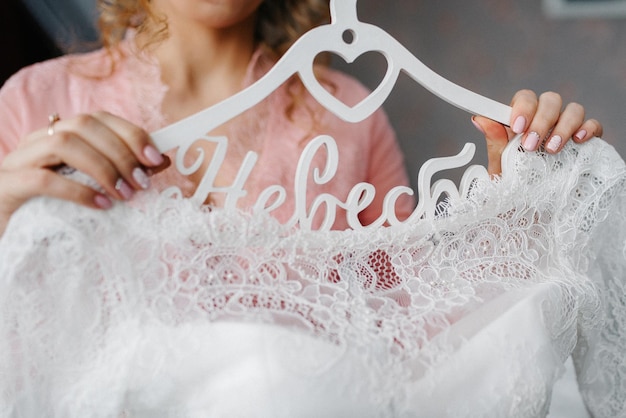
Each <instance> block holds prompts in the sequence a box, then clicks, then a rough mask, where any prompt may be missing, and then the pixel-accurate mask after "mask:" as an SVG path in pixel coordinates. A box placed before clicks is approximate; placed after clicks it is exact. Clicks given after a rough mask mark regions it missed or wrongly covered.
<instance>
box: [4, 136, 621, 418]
mask: <svg viewBox="0 0 626 418" xmlns="http://www.w3.org/2000/svg"><path fill="white" fill-rule="evenodd" d="M625 180H626V169H625V167H624V163H623V162H622V160H621V158H620V157H619V156H618V155H617V154H616V153H615V151H614V150H613V148H611V147H610V146H609V145H607V144H606V143H604V142H602V141H601V140H592V141H590V142H588V143H586V144H584V145H577V146H570V145H568V146H567V147H566V148H565V150H564V151H563V152H561V153H560V154H559V155H558V156H547V155H543V154H541V153H525V152H518V153H514V159H513V161H510V162H509V163H508V164H507V171H506V172H505V173H504V175H503V178H502V179H501V180H500V181H497V182H488V181H485V182H476V183H475V184H474V185H473V187H472V189H471V193H470V196H468V197H466V198H464V199H460V200H458V201H453V202H449V204H448V205H447V206H446V207H445V208H444V210H443V212H442V215H441V216H439V217H438V218H437V219H434V220H432V219H431V220H427V219H424V220H421V221H419V222H415V223H412V224H410V225H401V226H394V227H389V228H376V229H366V230H363V231H341V232H338V231H331V232H307V231H302V230H292V229H286V228H285V227H283V226H281V225H279V224H277V223H276V222H275V221H272V220H271V219H268V218H264V217H262V216H248V215H245V214H243V213H236V212H233V211H229V212H227V211H223V210H213V211H207V210H201V209H197V208H195V207H193V206H192V205H191V204H190V203H189V202H187V201H184V200H176V199H171V198H165V197H161V196H158V195H156V194H149V193H148V194H145V195H143V196H141V197H140V201H139V202H138V203H137V205H135V206H134V207H131V206H127V205H121V204H120V205H117V206H116V207H115V208H114V209H112V210H110V211H106V212H102V211H92V210H89V209H85V208H81V207H78V206H75V205H72V204H69V203H65V202H60V201H55V200H50V199H43V198H42V199H36V200H33V201H32V202H30V203H29V204H27V205H25V206H24V207H23V208H22V209H21V210H20V211H19V212H18V213H16V214H15V216H14V217H13V219H12V220H11V223H10V225H9V227H8V229H7V231H6V233H5V234H4V236H3V237H2V240H1V241H0V278H1V282H0V315H1V317H0V402H1V404H0V415H1V416H4V417H42V416H46V417H541V416H545V415H546V414H547V413H548V408H549V405H550V396H551V391H552V387H553V385H554V382H555V381H556V380H557V379H558V377H559V376H560V375H561V373H562V370H563V363H564V361H565V360H566V359H567V358H568V357H569V356H570V355H572V354H573V357H574V363H575V366H576V369H577V373H578V382H579V386H580V390H581V393H582V396H583V398H584V400H585V402H586V405H587V407H588V408H589V410H590V412H591V413H592V414H593V416H595V417H620V416H621V417H623V416H626V277H625V276H624V265H625V257H624V248H625V247H624V245H625V241H624V239H625V238H626V225H625V224H626V218H625V216H624V210H625V209H624V208H626V188H625Z"/></svg>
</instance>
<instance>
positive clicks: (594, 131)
mask: <svg viewBox="0 0 626 418" xmlns="http://www.w3.org/2000/svg"><path fill="white" fill-rule="evenodd" d="M603 133H604V129H603V128H602V124H601V123H600V122H598V121H597V120H595V119H589V120H586V121H585V122H584V123H583V124H582V125H581V126H580V128H579V129H578V131H577V132H576V133H575V134H574V135H573V136H572V139H573V140H574V142H577V143H581V142H585V141H588V140H589V139H591V138H593V137H602V134H603Z"/></svg>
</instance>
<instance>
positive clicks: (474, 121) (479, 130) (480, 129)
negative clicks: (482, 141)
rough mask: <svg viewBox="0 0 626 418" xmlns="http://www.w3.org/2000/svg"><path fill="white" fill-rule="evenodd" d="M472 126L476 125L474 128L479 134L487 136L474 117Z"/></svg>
mask: <svg viewBox="0 0 626 418" xmlns="http://www.w3.org/2000/svg"><path fill="white" fill-rule="evenodd" d="M472 124H474V127H476V129H478V132H480V133H481V134H483V135H484V134H485V131H484V130H483V128H482V126H480V125H479V124H478V122H476V120H475V119H474V116H472Z"/></svg>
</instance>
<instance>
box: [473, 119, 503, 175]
mask: <svg viewBox="0 0 626 418" xmlns="http://www.w3.org/2000/svg"><path fill="white" fill-rule="evenodd" d="M472 123H474V126H476V128H477V129H478V130H479V131H481V132H482V133H483V134H484V135H485V141H486V145H487V172H488V173H489V175H490V176H495V175H499V174H500V173H501V172H502V153H503V152H504V149H505V148H506V146H507V144H508V143H509V138H510V135H509V133H508V132H507V130H506V129H505V127H504V126H503V125H501V124H499V123H498V122H495V121H493V120H491V119H487V118H485V117H482V116H474V117H472Z"/></svg>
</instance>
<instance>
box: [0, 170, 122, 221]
mask: <svg viewBox="0 0 626 418" xmlns="http://www.w3.org/2000/svg"><path fill="white" fill-rule="evenodd" d="M0 179H1V180H2V181H1V182H0V195H2V196H3V199H2V201H1V202H0V212H2V213H3V214H5V215H7V214H8V215H9V216H10V215H11V214H12V213H13V212H15V211H16V210H17V209H18V208H19V207H20V206H21V205H23V204H24V202H26V201H27V200H29V199H31V198H33V197H36V196H48V197H53V198H58V199H63V200H68V201H71V202H75V203H78V204H80V205H83V206H86V207H90V208H94V209H109V208H111V207H112V206H113V203H112V202H111V200H110V199H109V198H108V197H107V196H105V195H103V194H102V193H99V192H97V191H96V190H94V189H92V188H91V187H88V186H85V185H83V184H80V183H77V182H75V181H72V180H70V179H68V178H66V177H63V176H61V175H59V174H57V173H55V172H53V171H50V170H47V169H28V170H19V171H4V170H2V171H0Z"/></svg>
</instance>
